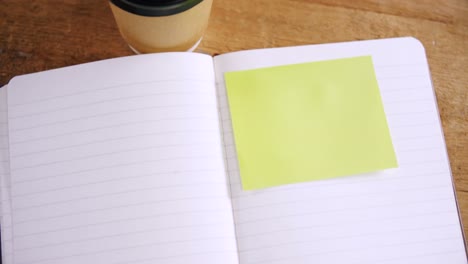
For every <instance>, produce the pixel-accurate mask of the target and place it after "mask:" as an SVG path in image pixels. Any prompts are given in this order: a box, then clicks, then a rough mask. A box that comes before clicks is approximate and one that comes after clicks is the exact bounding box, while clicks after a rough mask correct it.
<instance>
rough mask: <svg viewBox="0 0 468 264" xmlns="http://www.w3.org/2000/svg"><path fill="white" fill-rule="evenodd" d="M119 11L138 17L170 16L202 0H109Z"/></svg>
mask: <svg viewBox="0 0 468 264" xmlns="http://www.w3.org/2000/svg"><path fill="white" fill-rule="evenodd" d="M110 1H111V2H112V3H113V4H114V5H116V6H118V7H120V8H121V9H123V10H125V11H127V12H130V13H133V14H136V15H140V16H170V15H175V14H178V13H181V12H184V11H185V10H188V9H190V8H192V7H194V6H196V5H197V4H198V3H200V2H202V1H203V0H110Z"/></svg>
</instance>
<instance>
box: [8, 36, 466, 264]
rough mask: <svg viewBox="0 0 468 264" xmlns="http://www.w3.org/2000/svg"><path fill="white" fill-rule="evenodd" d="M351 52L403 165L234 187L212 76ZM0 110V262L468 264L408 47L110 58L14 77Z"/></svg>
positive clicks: (376, 43) (218, 87)
mask: <svg viewBox="0 0 468 264" xmlns="http://www.w3.org/2000/svg"><path fill="white" fill-rule="evenodd" d="M362 55H371V56H372V59H373V62H374V65H375V72H376V75H377V79H378V84H379V87H380V90H381V95H382V98H383V105H384V109H385V112H386V116H387V120H388V124H389V128H390V133H391V137H392V140H393V144H394V147H395V151H396V154H397V159H398V164H399V168H397V169H391V170H386V171H382V172H377V173H370V174H366V175H357V176H353V177H346V178H336V179H330V180H323V181H314V182H308V183H301V184H293V185H286V186H281V187H274V188H266V189H262V190H257V191H244V190H242V188H241V185H240V178H239V173H238V166H237V164H238V162H237V159H236V151H235V148H234V144H233V143H234V142H233V135H232V128H231V121H230V115H229V108H228V105H227V99H226V93H225V85H224V79H223V73H224V72H228V71H237V70H244V69H253V68H261V67H268V66H275V65H285V64H294V63H301V62H309V61H319V60H327V59H336V58H345V57H353V56H362ZM0 100H1V101H0V102H1V103H0V107H1V108H0V135H1V139H0V144H1V146H0V151H1V152H0V159H1V163H0V165H1V167H0V180H1V181H0V183H1V198H2V200H1V201H2V202H1V211H2V217H1V228H2V230H1V231H2V253H3V256H2V258H3V262H4V263H6V264H9V263H19V264H22V263H28V264H42V263H51V264H52V263H134V264H144V263H171V264H179V263H180V264H182V263H183V264H186V263H207V264H209V263H226V264H262V263H265V264H266V263H275V264H280V263H284V264H286V263H388V264H390V263H393V264H395V263H424V264H431V263H460V264H461V263H467V260H466V254H465V247H464V241H463V234H462V229H461V225H460V221H459V217H458V213H457V206H456V200H455V196H454V191H453V185H452V184H453V183H452V178H451V173H450V166H449V162H448V159H447V153H446V149H445V143H444V139H443V133H442V130H441V125H440V120H439V116H438V112H437V105H436V100H435V96H434V92H433V89H432V84H431V79H430V75H429V70H428V65H427V61H426V57H425V54H424V49H423V47H422V45H421V44H420V43H419V42H418V41H417V40H415V39H413V38H397V39H384V40H372V41H359V42H349V43H337V44H325V45H312V46H300V47H287V48H276V49H262V50H251V51H242V52H234V53H229V54H225V55H220V56H217V57H214V58H211V57H210V56H208V55H202V54H196V53H173V54H151V55H139V56H132V57H126V58H118V59H112V60H106V61H100V62H95V63H89V64H84V65H78V66H73V67H67V68H63V69H58V70H52V71H47V72H43V73H36V74H30V75H25V76H20V77H17V78H15V79H13V80H12V81H11V82H10V83H9V85H8V88H3V89H0ZM7 112H8V113H7ZM7 124H8V126H7Z"/></svg>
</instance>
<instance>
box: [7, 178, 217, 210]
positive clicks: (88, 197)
mask: <svg viewBox="0 0 468 264" xmlns="http://www.w3.org/2000/svg"><path fill="white" fill-rule="evenodd" d="M191 185H198V186H200V185H224V183H210V184H206V183H205V184H191ZM189 186H190V185H189ZM179 187H180V186H179ZM165 188H168V189H169V188H176V187H173V186H158V187H147V188H139V189H133V190H126V191H120V192H113V193H104V194H100V195H90V196H83V197H80V198H76V199H70V200H62V201H56V202H52V203H44V204H39V205H30V206H25V207H14V208H13V209H14V210H15V212H18V211H20V210H27V209H31V208H40V207H44V206H48V205H55V204H67V203H70V202H76V201H81V200H90V199H95V198H101V197H106V196H112V195H120V194H127V193H135V192H140V191H148V190H158V189H165ZM199 197H203V196H199Z"/></svg>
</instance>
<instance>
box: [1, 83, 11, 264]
mask: <svg viewBox="0 0 468 264" xmlns="http://www.w3.org/2000/svg"><path fill="white" fill-rule="evenodd" d="M9 160H10V158H9V153H8V114H7V93H6V86H4V87H2V88H1V89H0V199H1V200H0V207H1V208H0V214H1V215H0V231H1V234H0V235H1V243H2V262H1V263H3V264H11V263H13V241H12V226H11V203H10V166H9Z"/></svg>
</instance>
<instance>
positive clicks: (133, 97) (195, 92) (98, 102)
mask: <svg viewBox="0 0 468 264" xmlns="http://www.w3.org/2000/svg"><path fill="white" fill-rule="evenodd" d="M180 94H184V95H191V94H209V93H208V91H204V92H199V91H184V92H163V93H147V94H142V95H134V96H125V97H119V98H114V99H107V100H99V101H95V102H90V103H84V104H78V105H73V106H67V107H62V108H56V109H53V110H47V111H42V112H39V111H38V112H34V113H31V114H25V115H15V116H11V115H10V117H9V119H10V120H15V119H20V118H25V117H34V116H39V115H43V114H50V113H56V112H59V111H64V110H71V109H79V108H83V107H89V106H93V105H99V104H105V103H109V102H118V101H127V100H130V99H138V98H148V96H153V95H180Z"/></svg>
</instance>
